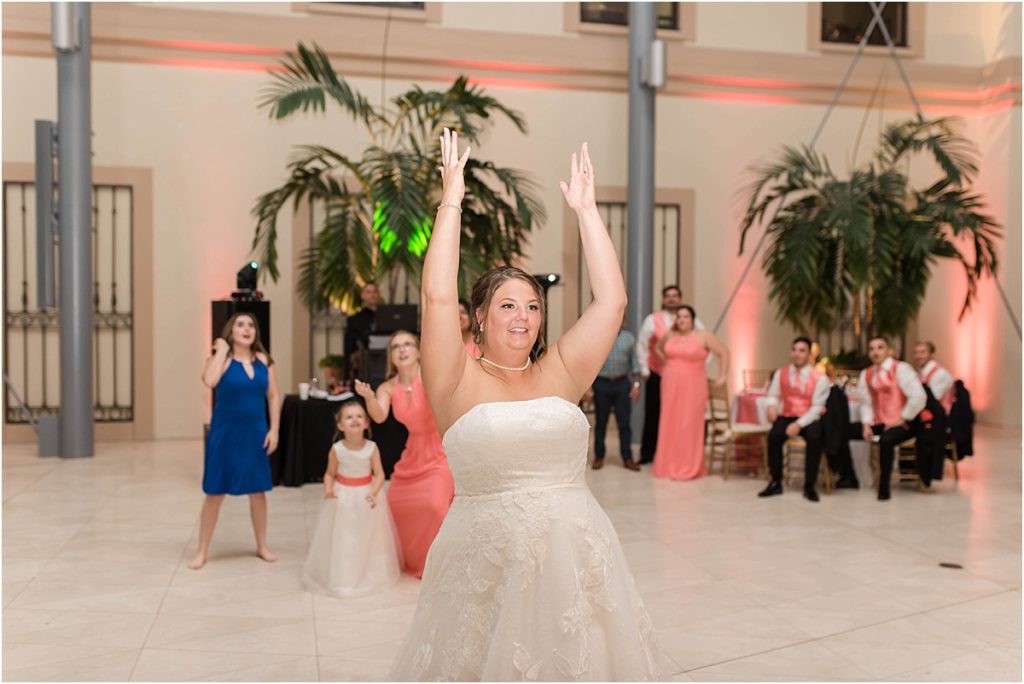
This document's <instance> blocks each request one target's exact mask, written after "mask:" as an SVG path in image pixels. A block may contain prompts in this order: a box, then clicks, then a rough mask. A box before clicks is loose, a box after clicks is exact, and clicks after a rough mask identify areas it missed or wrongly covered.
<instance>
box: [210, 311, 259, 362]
mask: <svg viewBox="0 0 1024 684" xmlns="http://www.w3.org/2000/svg"><path fill="white" fill-rule="evenodd" d="M239 312H246V313H251V314H252V315H253V316H255V317H256V324H257V325H259V327H260V341H261V342H262V343H263V348H264V349H266V350H267V351H268V352H270V302H267V301H263V300H258V301H257V300H253V301H249V300H237V299H221V300H215V301H212V302H210V321H211V322H212V326H211V328H212V330H211V336H210V342H213V341H214V340H215V339H217V338H218V337H220V335H221V332H222V331H223V330H224V325H225V324H226V323H227V322H228V319H229V318H231V317H232V316H234V315H235V314H236V313H239Z"/></svg>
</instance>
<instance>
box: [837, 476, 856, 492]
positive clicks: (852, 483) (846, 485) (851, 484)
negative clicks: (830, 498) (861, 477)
mask: <svg viewBox="0 0 1024 684" xmlns="http://www.w3.org/2000/svg"><path fill="white" fill-rule="evenodd" d="M835 488H836V489H860V482H858V481H857V478H854V477H841V478H839V480H838V481H837V482H836V484H835Z"/></svg>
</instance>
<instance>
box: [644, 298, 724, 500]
mask: <svg viewBox="0 0 1024 684" xmlns="http://www.w3.org/2000/svg"><path fill="white" fill-rule="evenodd" d="M695 320H697V313H696V312H695V311H694V310H693V307H691V306H687V305H685V304H684V305H683V307H682V308H681V309H679V313H678V314H677V316H676V321H675V324H674V325H673V326H672V329H671V330H670V331H669V332H668V333H667V334H666V335H665V336H664V337H662V338H661V339H660V340H659V341H658V347H657V349H656V350H655V353H656V354H657V355H658V358H660V359H661V360H662V361H664V362H665V369H664V371H662V374H661V419H660V420H659V422H658V448H657V450H656V451H655V452H654V467H653V468H652V469H651V472H653V473H654V476H655V477H662V478H670V479H673V480H693V479H696V478H698V477H703V476H704V475H707V466H706V465H705V462H704V411H705V409H706V407H707V403H708V382H707V373H706V372H705V370H704V369H705V363H704V362H705V361H706V360H707V358H708V352H709V351H710V352H711V353H712V354H714V355H715V356H716V357H718V368H719V371H720V372H719V377H718V379H717V380H715V384H716V385H719V386H721V385H724V384H725V378H726V374H727V373H728V372H729V351H728V350H727V349H726V348H725V347H724V346H722V343H721V342H720V341H719V340H718V338H717V337H715V335H714V334H713V333H711V332H708V331H707V330H695V329H694V327H693V322H694V321H695Z"/></svg>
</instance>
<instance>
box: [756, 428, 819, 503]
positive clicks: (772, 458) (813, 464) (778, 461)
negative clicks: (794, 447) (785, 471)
mask: <svg viewBox="0 0 1024 684" xmlns="http://www.w3.org/2000/svg"><path fill="white" fill-rule="evenodd" d="M796 420H797V419H796V417H789V416H779V417H778V418H776V419H775V422H774V423H773V424H772V429H771V432H769V433H768V470H769V471H770V472H771V475H772V480H774V481H776V482H781V481H782V450H783V446H784V445H785V443H786V440H787V439H789V436H788V435H787V434H786V428H787V427H789V425H790V424H791V423H794V422H796ZM800 436H801V437H803V439H804V441H805V442H806V443H807V448H806V452H805V455H804V489H814V485H815V483H817V481H818V467H819V465H820V464H821V441H822V440H821V421H814V422H813V423H811V424H810V425H808V426H807V427H805V428H802V429H801V430H800Z"/></svg>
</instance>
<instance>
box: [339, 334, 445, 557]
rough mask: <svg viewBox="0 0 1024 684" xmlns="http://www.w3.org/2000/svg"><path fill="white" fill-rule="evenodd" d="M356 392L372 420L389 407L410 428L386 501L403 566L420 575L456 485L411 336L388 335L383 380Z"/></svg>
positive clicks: (361, 384) (385, 413)
mask: <svg viewBox="0 0 1024 684" xmlns="http://www.w3.org/2000/svg"><path fill="white" fill-rule="evenodd" d="M356 392H357V393H358V394H359V395H360V396H361V397H363V398H364V399H365V400H366V410H367V412H368V413H369V414H370V417H371V418H372V419H373V420H374V421H375V422H377V423H382V422H384V420H385V419H386V418H387V417H388V410H389V409H390V410H391V411H393V412H394V414H395V419H396V420H397V421H398V422H400V423H401V424H402V425H404V426H405V427H406V429H407V430H408V431H409V438H408V439H407V440H406V442H405V449H403V450H402V455H401V457H399V459H398V463H397V464H395V470H394V472H393V473H391V486H390V488H389V489H388V505H389V506H390V508H391V515H392V516H393V517H394V520H395V527H396V529H397V532H398V542H399V546H400V547H401V550H402V558H403V562H404V567H405V570H406V572H408V573H409V574H412V575H415V576H416V577H422V576H423V566H424V564H425V563H426V560H427V551H429V550H430V545H431V543H433V541H434V537H435V536H437V531H438V530H439V529H440V528H441V523H442V522H444V517H445V515H446V514H447V513H448V508H449V507H450V506H451V503H452V498H453V497H454V496H455V483H454V482H453V481H452V474H451V471H450V470H448V461H447V460H446V459H445V454H444V447H443V446H441V436H440V435H439V434H438V433H437V424H436V423H434V414H433V412H431V410H430V404H429V403H428V402H427V395H426V393H425V392H424V391H423V381H422V380H420V350H419V342H418V340H417V339H416V336H415V335H413V334H412V333H410V332H406V331H399V332H396V333H395V334H394V335H392V336H391V340H390V341H389V343H388V379H387V380H385V381H384V382H383V383H382V384H381V386H380V387H378V388H377V391H376V393H375V392H374V391H373V390H372V389H371V388H370V386H369V385H368V384H366V383H365V382H360V381H359V380H356Z"/></svg>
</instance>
